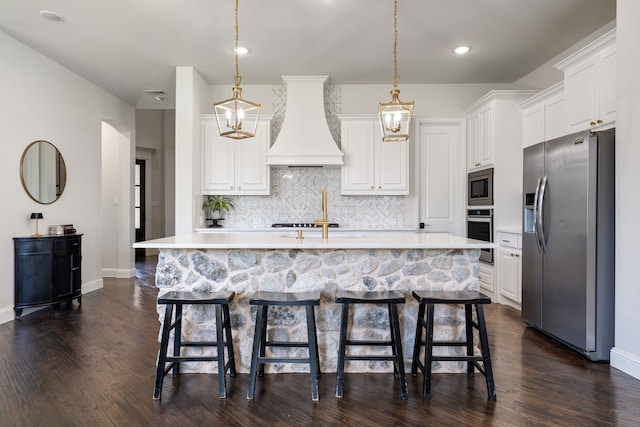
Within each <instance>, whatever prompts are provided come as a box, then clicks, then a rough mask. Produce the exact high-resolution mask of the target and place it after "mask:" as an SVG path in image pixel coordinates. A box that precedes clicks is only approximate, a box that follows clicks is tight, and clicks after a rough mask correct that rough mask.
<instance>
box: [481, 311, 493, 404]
mask: <svg viewBox="0 0 640 427" xmlns="http://www.w3.org/2000/svg"><path fill="white" fill-rule="evenodd" d="M476 314H477V315H478V329H479V330H480V346H481V347H482V363H483V365H484V373H485V378H486V380H487V394H488V395H489V400H496V398H497V396H496V386H495V383H494V382H493V369H492V368H491V355H490V353H489V338H488V336H487V325H486V323H485V321H484V307H483V306H482V304H476Z"/></svg>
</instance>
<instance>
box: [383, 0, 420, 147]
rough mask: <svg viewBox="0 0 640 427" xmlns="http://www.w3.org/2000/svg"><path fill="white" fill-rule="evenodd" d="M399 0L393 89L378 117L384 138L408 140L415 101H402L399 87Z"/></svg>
mask: <svg viewBox="0 0 640 427" xmlns="http://www.w3.org/2000/svg"><path fill="white" fill-rule="evenodd" d="M397 50H398V0H394V2H393V80H392V83H393V89H392V90H391V101H390V102H387V103H382V102H380V103H379V104H378V118H379V120H380V130H381V131H382V140H383V141H384V142H389V141H406V140H408V139H409V132H410V131H411V116H413V101H412V102H402V101H400V98H399V95H400V90H399V89H398V80H399V77H398V60H397V55H396V53H397Z"/></svg>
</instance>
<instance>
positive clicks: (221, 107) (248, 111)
mask: <svg viewBox="0 0 640 427" xmlns="http://www.w3.org/2000/svg"><path fill="white" fill-rule="evenodd" d="M238 1H239V0H236V47H235V49H234V52H235V56H236V75H235V76H234V78H233V81H234V86H233V97H232V98H231V99H227V100H226V101H221V102H217V103H215V104H213V109H214V111H215V113H216V122H217V123H218V131H219V132H220V136H226V137H227V138H233V139H244V138H251V137H253V136H255V135H256V127H257V126H258V118H259V116H260V104H257V103H255V102H251V101H247V100H245V99H242V88H241V87H240V83H241V81H242V77H241V76H240V75H239V73H238Z"/></svg>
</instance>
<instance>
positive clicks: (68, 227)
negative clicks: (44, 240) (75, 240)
mask: <svg viewBox="0 0 640 427" xmlns="http://www.w3.org/2000/svg"><path fill="white" fill-rule="evenodd" d="M49 234H50V235H52V236H64V235H65V234H76V228H75V227H74V226H73V224H64V225H50V226H49Z"/></svg>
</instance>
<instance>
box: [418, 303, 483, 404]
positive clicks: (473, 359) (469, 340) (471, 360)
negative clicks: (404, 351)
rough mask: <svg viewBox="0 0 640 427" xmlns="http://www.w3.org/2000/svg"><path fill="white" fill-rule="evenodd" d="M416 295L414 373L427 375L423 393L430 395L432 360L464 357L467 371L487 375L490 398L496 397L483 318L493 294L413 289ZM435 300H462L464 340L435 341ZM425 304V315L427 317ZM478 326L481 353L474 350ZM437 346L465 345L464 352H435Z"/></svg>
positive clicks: (429, 396) (456, 359)
mask: <svg viewBox="0 0 640 427" xmlns="http://www.w3.org/2000/svg"><path fill="white" fill-rule="evenodd" d="M413 297H414V298H415V299H416V300H417V301H418V303H419V307H418V320H417V325H416V338H415V342H414V346H413V361H412V363H411V374H412V375H416V374H417V372H418V369H420V371H421V372H422V374H423V375H424V381H423V386H422V395H423V396H424V397H425V398H427V399H428V398H431V363H432V362H435V361H465V362H467V375H468V376H472V375H473V374H474V369H476V368H477V369H478V371H480V373H482V375H484V377H485V379H486V383H487V393H488V395H489V400H496V388H495V384H494V381H493V369H492V368H491V356H490V353H489V338H488V336H487V326H486V323H485V319H484V307H483V305H484V304H491V298H489V297H488V296H486V295H484V294H482V293H480V292H477V291H414V292H413ZM435 304H463V305H464V309H465V324H466V338H465V341H434V340H433V325H434V312H435V308H434V307H435ZM425 308H426V317H425ZM473 308H475V309H476V318H477V322H474V321H473ZM474 328H475V329H477V330H478V332H479V335H480V349H481V354H480V355H478V356H476V355H475V354H474V342H473V340H474V337H473V329H474ZM423 330H424V331H425V334H426V337H425V341H424V342H423V341H422V332H423ZM421 346H424V347H425V354H424V363H422V362H421V361H420V348H421ZM434 346H449V347H450V346H461V347H466V350H467V354H466V355H465V356H434V355H433V347H434Z"/></svg>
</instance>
